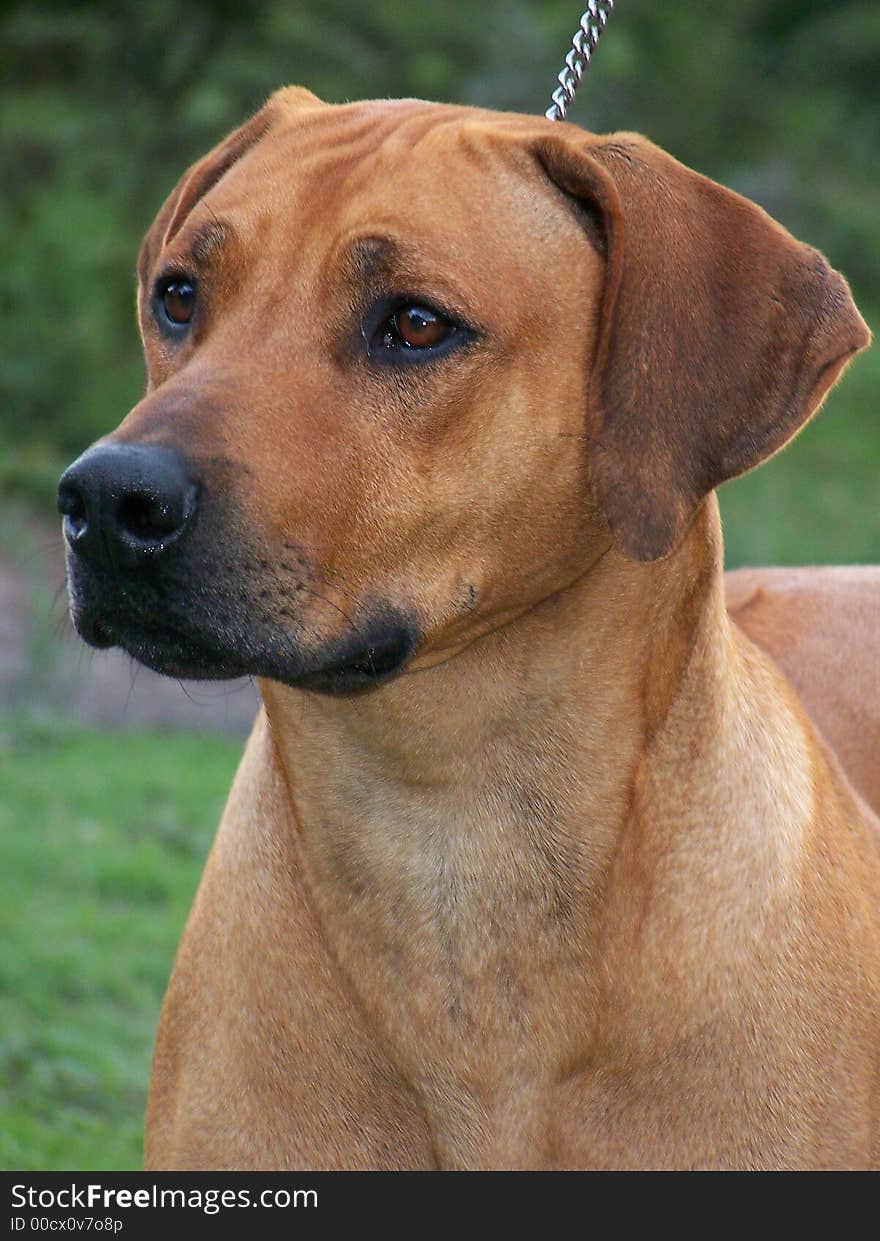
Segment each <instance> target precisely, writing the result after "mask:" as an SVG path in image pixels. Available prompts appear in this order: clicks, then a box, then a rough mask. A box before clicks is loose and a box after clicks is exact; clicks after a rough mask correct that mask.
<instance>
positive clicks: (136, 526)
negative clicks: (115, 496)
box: [116, 495, 177, 541]
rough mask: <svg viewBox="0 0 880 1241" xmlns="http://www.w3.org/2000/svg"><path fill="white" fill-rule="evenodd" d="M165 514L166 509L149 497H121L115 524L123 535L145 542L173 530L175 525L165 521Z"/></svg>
mask: <svg viewBox="0 0 880 1241" xmlns="http://www.w3.org/2000/svg"><path fill="white" fill-rule="evenodd" d="M167 512H168V510H167V507H163V506H162V505H160V504H158V503H156V501H155V500H153V499H152V498H151V497H149V496H143V495H128V496H123V498H122V500H120V502H119V507H118V509H117V510H116V522H117V525H118V526H119V529H120V530H121V531H123V533H124V534H130V535H132V536H133V537H134V538H136V539H140V540H143V541H146V540H148V539H155V538H161V537H162V535H163V534H168V533H169V531H170V530H173V529H174V527H175V525H176V524H177V523H176V522H174V523H169V522H168V521H167V519H166V515H167Z"/></svg>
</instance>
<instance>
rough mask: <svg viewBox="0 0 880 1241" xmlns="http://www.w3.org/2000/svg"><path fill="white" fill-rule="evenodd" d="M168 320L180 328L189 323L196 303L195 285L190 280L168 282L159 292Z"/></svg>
mask: <svg viewBox="0 0 880 1241" xmlns="http://www.w3.org/2000/svg"><path fill="white" fill-rule="evenodd" d="M159 296H160V299H161V302H162V307H163V309H164V311H165V315H166V317H167V318H168V320H169V321H170V322H171V323H173V324H175V325H176V326H178V327H182V326H184V325H185V324H187V323H189V321H190V319H192V316H193V309H194V307H195V302H196V290H195V285H194V284H192V283H191V282H190V281H189V280H166V281H165V283H164V284H163V285H162V286H161V288H160V290H159Z"/></svg>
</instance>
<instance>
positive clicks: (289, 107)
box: [138, 86, 326, 285]
mask: <svg viewBox="0 0 880 1241" xmlns="http://www.w3.org/2000/svg"><path fill="white" fill-rule="evenodd" d="M324 106H326V105H324V104H322V102H321V100H320V99H318V97H317V95H313V94H312V93H311V91H308V90H306V89H305V88H304V87H302V86H287V87H284V88H282V89H281V90H277V91H275V93H274V94H273V95H272V96H271V97H270V99H269V100H268V102H267V103H266V104H265V105H264V106H263V107H262V108H261V109H260V111H259V112H258V113H257V114H256V115H255V116H252V117H251V119H250V120H249V121H247V122H246V124H244V125H242V126H241V127H240V128H239V129H236V130H233V132H232V133H231V134H229V136H228V137H226V138H224V140H223V141H222V142H221V143H219V145H218V146H216V147H214V149H213V150H212V151H209V152H208V154H207V155H205V156H204V157H203V158H202V159H200V160H198V161H197V162H196V163H195V164H193V165H192V166H191V167H190V168H188V169H187V170H186V172H185V173H184V174H183V176H182V177H181V178H180V180H179V181H178V183H177V185H176V186H175V187H174V189H173V190H172V191H171V193H170V194H169V195H168V198H167V199H166V200H165V202H164V204H163V206H162V208H161V210H160V211H159V214H158V215H157V216H156V219H155V220H154V222H153V225H152V227H151V228H150V231H149V232H148V233H147V235H146V237H145V238H144V242H143V245H142V246H141V251H140V255H139V257H138V277H139V279H140V281H141V284H142V285H143V284H144V282H145V281H146V279H147V277H148V275H149V273H150V271H151V270H152V267H153V264H154V262H155V261H156V258H157V257H158V255H159V253H160V252H161V250H162V249H163V247H164V246H167V245H168V243H169V242H170V241H171V240H172V239H173V238H174V237H175V236H176V234H177V233H178V232H180V229H181V227H182V225H183V223H184V221H185V220H186V218H187V217H188V216H189V214H190V212H191V211H192V209H193V207H195V205H196V204H197V203H198V202H200V201H201V200H202V199H203V198H204V197H205V195H206V194H207V193H208V191H209V190H211V189H213V187H214V186H215V185H216V184H217V183H218V181H220V179H221V178H222V177H224V176H225V175H226V173H227V172H228V171H229V169H230V168H231V167H232V166H233V165H234V164H237V163H238V161H239V160H240V159H241V158H242V156H243V155H245V154H246V153H247V152H248V151H249V150H250V149H251V148H252V147H254V146H256V144H257V143H258V142H259V141H260V139H261V138H262V137H263V136H264V135H265V134H266V133H267V132H268V130H269V129H271V127H272V125H273V123H274V122H275V120H276V118H277V117H278V116H279V115H280V114H281V113H282V112H283V111H293V110H298V109H300V108H308V107H324Z"/></svg>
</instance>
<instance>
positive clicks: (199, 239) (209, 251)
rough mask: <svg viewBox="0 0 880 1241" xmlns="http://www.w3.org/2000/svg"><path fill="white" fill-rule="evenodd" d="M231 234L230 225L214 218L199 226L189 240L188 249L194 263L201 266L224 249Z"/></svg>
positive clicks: (204, 221)
mask: <svg viewBox="0 0 880 1241" xmlns="http://www.w3.org/2000/svg"><path fill="white" fill-rule="evenodd" d="M229 233H230V228H229V225H228V224H226V223H225V222H224V221H223V220H218V219H217V218H216V217H212V218H211V219H209V220H203V221H202V222H201V224H199V225H197V226H196V227H195V228H194V229H193V231H192V232H191V233H190V234H189V236H188V238H187V247H188V249H189V252H190V254H191V255H192V258H193V260H194V262H196V263H197V264H199V265H200V266H201V265H203V264H205V263H207V262H208V260H209V259H210V258H211V257H212V255H214V254H216V252H217V251H218V250H220V249H222V247H223V245H224V244H225V242H226V241H227V239H228V237H229Z"/></svg>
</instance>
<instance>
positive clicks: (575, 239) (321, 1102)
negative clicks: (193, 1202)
mask: <svg viewBox="0 0 880 1241" xmlns="http://www.w3.org/2000/svg"><path fill="white" fill-rule="evenodd" d="M139 275H140V315H141V324H142V332H143V339H144V345H145V349H146V355H147V362H148V370H149V385H148V389H147V392H146V395H145V396H144V398H143V399H142V400H141V401H140V403H139V404H138V405H137V406H136V407H135V408H134V410H133V411H132V412H131V413H130V414H129V415H128V417H127V418H126V419H125V420H124V421H123V423H122V424H121V426H120V427H119V429H118V430H117V431H115V432H114V433H113V434H112V435H110V436H108V437H107V438H106V439H104V440H102V441H100V442H99V444H98V445H96V446H94V447H93V448H91V449H90V450H89V451H88V452H87V453H85V454H84V455H83V456H82V457H81V458H80V459H79V460H78V461H77V462H76V463H74V465H73V466H72V467H71V468H70V470H68V472H67V473H66V474H65V476H64V478H63V479H62V482H61V486H60V507H61V509H62V512H63V513H64V514H65V529H66V539H67V544H68V557H69V575H70V593H71V600H72V611H73V616H74V619H75V622H76V625H77V628H78V630H79V632H80V633H81V634H82V636H83V637H84V638H85V639H86V641H88V642H90V643H91V644H92V645H95V646H107V645H118V646H121V647H123V648H124V649H126V650H127V651H129V652H130V653H131V654H132V655H133V656H134V657H135V658H136V659H139V660H141V661H143V662H144V663H146V664H148V665H150V666H151V667H153V668H157V669H159V670H160V671H162V672H165V673H169V674H171V675H174V676H184V677H189V676H198V677H215V678H223V677H229V676H237V675H241V674H251V675H253V676H256V677H258V678H259V683H260V689H261V694H262V699H263V704H264V705H263V709H262V710H261V711H260V713H259V716H258V718H257V721H256V724H255V727H254V731H253V734H252V736H251V739H250V741H249V743H248V746H247V750H246V753H245V755H244V758H243V760H242V764H241V767H240V769H239V772H238V775H237V777H236V779H235V783H234V785H233V788H232V792H231V795H230V798H229V802H228V805H227V809H226V812H225V814H224V816H223V820H222V823H221V825H220V829H219V834H218V836H217V839H216V841H215V844H214V846H213V849H212V851H211V854H210V857H209V859H208V863H207V867H206V870H205V874H204V877H203V880H202V883H201V886H200V888H199V892H198V895H197V897H196V901H195V905H194V908H193V910H192V913H191V915H190V918H189V922H188V924H187V927H186V931H185V934H184V937H183V941H182V944H181V947H180V951H179V954H178V957H177V962H176V965H175V968H174V973H173V976H172V979H171V983H170V986H169V990H168V994H167V997H166V1000H165V1005H164V1009H163V1012H162V1017H161V1022H160V1028H159V1034H158V1041H157V1046H156V1052H155V1059H154V1067H153V1079H152V1085H151V1090H150V1099H149V1108H148V1119H147V1140H146V1159H147V1163H148V1165H149V1166H151V1167H153V1168H219V1169H231V1168H296V1169H318V1168H350V1169H358V1168H402V1169H406V1168H472V1169H486V1168H592V1169H606V1168H663V1167H670V1168H866V1167H870V1166H876V1165H877V1164H878V1163H880V1094H878V1085H877V1084H878V1080H880V1078H878V1074H880V852H878V828H880V823H878V819H877V818H876V817H875V815H874V814H873V812H872V811H871V809H870V808H869V806H868V804H867V802H866V801H865V800H864V798H862V797H861V796H860V795H859V793H858V792H857V791H856V789H855V788H854V787H853V784H852V782H851V781H850V779H849V778H848V776H847V775H846V774H845V772H844V769H843V766H842V765H841V761H840V759H839V758H838V756H836V755H835V753H834V751H833V749H832V744H833V742H831V743H829V742H828V741H827V740H825V739H823V738H822V736H821V735H820V734H819V732H818V731H817V729H816V727H815V725H814V724H813V722H812V721H811V719H810V716H809V713H808V710H807V708H806V707H805V706H804V704H803V703H802V702H801V700H800V699H799V697H798V694H797V693H796V691H795V689H794V687H793V685H792V683H791V681H790V680H789V679H788V678H787V677H786V676H785V675H784V674H783V672H782V671H781V670H780V668H779V667H778V665H777V663H776V662H775V660H774V659H772V658H771V655H772V654H773V653H774V652H773V649H772V648H773V643H774V633H778V632H780V631H781V632H782V634H783V637H782V639H781V640H780V643H779V645H780V646H781V647H782V648H785V647H786V640H785V636H784V635H785V632H786V623H787V622H786V620H785V616H786V612H785V606H782V607H781V608H774V605H773V601H772V595H773V589H772V587H773V581H772V580H771V579H766V580H764V579H762V580H748V581H745V582H741V583H739V585H737V584H734V585H735V591H736V600H735V602H736V609H737V612H738V614H739V615H740V618H741V620H742V621H743V624H744V625H745V627H746V628H749V627H750V626H751V627H753V628H754V629H755V630H756V637H758V641H759V642H760V641H761V640H762V638H763V641H764V645H765V646H767V647H768V650H769V652H770V653H769V654H768V653H767V651H764V650H762V649H760V647H759V646H758V645H756V644H754V643H753V642H752V641H751V640H750V639H749V638H748V637H747V635H746V633H745V632H744V629H743V627H742V626H740V625H737V624H735V623H733V622H732V621H731V619H730V617H729V615H728V612H727V610H726V608H725V597H724V584H723V583H724V579H723V573H722V545H721V533H720V523H719V515H718V507H717V503H716V500H715V496H714V489H715V488H716V487H717V486H718V485H719V484H720V483H722V482H723V481H724V480H725V479H728V478H731V477H733V476H735V475H737V474H740V473H742V472H743V471H745V470H748V469H750V468H751V467H753V466H755V465H757V464H758V463H759V462H760V461H762V460H764V459H765V458H767V457H769V456H770V455H771V454H773V453H775V452H776V451H778V450H779V449H780V448H782V447H783V446H784V445H785V443H786V442H787V441H788V440H789V439H790V438H791V437H792V436H793V435H795V433H796V432H797V431H798V430H799V428H800V427H801V426H802V425H803V424H804V423H805V422H806V420H807V419H808V418H809V417H810V415H811V414H812V413H813V412H814V411H815V410H816V409H817V407H818V406H819V405H820V403H821V402H822V400H823V398H824V396H825V394H826V392H827V391H828V389H829V388H830V387H831V385H832V384H833V383H834V382H835V380H836V379H837V378H838V376H839V375H840V373H841V371H842V369H843V367H844V366H845V365H846V363H847V362H848V361H849V360H850V359H851V358H852V356H853V355H854V354H855V353H856V352H857V351H858V350H860V349H862V348H864V347H865V346H866V345H867V343H868V340H869V333H868V331H867V329H866V327H865V324H864V323H863V321H862V319H861V317H860V316H859V313H858V311H857V310H856V308H855V306H854V305H853V302H852V299H851V297H850V293H849V289H848V287H847V285H846V282H845V281H844V279H843V278H842V277H841V276H840V275H838V274H837V273H836V272H834V271H833V270H832V269H831V268H830V267H829V266H828V264H827V263H826V261H825V259H824V258H823V257H822V256H821V255H820V254H818V253H817V252H816V251H815V250H812V249H810V248H808V247H807V246H804V245H801V244H800V243H798V242H797V241H795V240H794V238H792V237H791V236H790V235H789V234H788V233H787V232H786V231H785V230H784V229H783V228H781V227H780V226H779V225H777V224H776V223H774V222H773V221H772V220H771V219H770V218H769V217H768V216H767V215H766V214H765V213H764V212H763V211H761V210H760V209H759V208H758V207H756V206H754V205H753V204H751V203H749V202H748V201H746V200H745V199H743V198H741V197H739V196H738V195H737V194H734V193H732V192H730V191H729V190H727V189H724V188H722V187H721V186H719V185H716V184H715V183H713V182H711V181H709V180H707V179H706V178H704V177H701V176H699V175H697V174H696V173H694V172H692V171H690V170H689V169H687V168H685V167H684V166H683V165H681V164H679V163H678V162H676V161H675V160H674V159H673V158H671V157H670V156H669V155H667V154H665V153H664V152H663V151H661V150H659V149H658V148H657V147H655V146H653V145H652V144H651V143H650V142H648V141H646V140H645V139H643V138H641V137H638V136H636V135H633V134H616V135H612V136H609V137H597V136H595V135H591V134H588V133H585V132H584V131H582V130H580V129H578V128H577V127H575V126H572V125H568V124H551V123H550V122H549V121H545V120H543V119H541V120H538V119H534V118H531V117H524V116H515V115H501V114H496V113H492V112H489V111H482V110H475V109H469V108H460V107H451V106H441V105H435V104H428V103H422V102H419V101H414V100H406V101H381V102H372V103H356V104H348V105H345V106H340V107H333V106H328V105H325V104H323V103H321V102H320V101H319V100H317V99H316V98H315V97H314V96H312V95H310V94H309V93H308V92H306V91H303V90H299V89H289V90H284V91H281V92H279V93H277V94H276V95H274V96H273V97H272V99H271V100H270V101H269V103H268V104H267V105H266V107H265V108H264V109H263V110H262V111H261V112H260V113H258V115H257V116H256V117H255V118H254V119H252V120H251V121H250V122H249V123H248V124H246V125H245V126H244V127H243V128H241V129H239V130H238V131H236V132H235V133H234V134H232V136H231V137H229V138H228V139H227V140H226V141H225V142H223V143H222V144H221V145H220V146H219V147H217V148H216V149H215V150H214V151H213V152H211V153H210V154H209V155H208V156H207V157H206V158H205V159H203V160H201V161H200V162H199V163H197V164H196V165H195V166H194V167H193V168H191V169H190V170H189V171H188V172H187V173H186V175H185V176H184V177H183V178H182V180H181V181H180V183H179V184H178V186H177V187H176V189H175V190H174V191H173V193H172V194H171V196H170V198H169V199H168V200H167V202H166V203H165V205H164V206H163V208H162V209H161V211H160V213H159V216H158V218H157V220H156V222H155V224H154V225H153V227H152V228H151V230H150V232H149V234H148V236H147V238H146V241H145V243H144V246H143V250H142V253H141V257H140V264H139ZM863 585H864V583H863ZM791 589H792V590H793V589H794V588H793V587H792V588H791ZM823 589H825V587H824V586H821V584H820V588H819V589H818V592H817V597H819V596H822V591H823ZM873 589H874V595H873V598H874V600H875V602H876V600H877V598H878V597H880V596H878V594H877V579H876V578H875V579H873ZM828 590H830V596H829V597H830V599H831V603H830V604H829V607H831V609H832V610H833V607H834V602H833V601H834V598H836V597H837V596H838V594H839V592H837V591H836V587H834V586H832V587H830V588H828V589H827V590H825V593H826V594H828ZM790 595H791V590H789V589H788V588H787V587H786V588H785V589H783V591H782V595H781V596H780V597H781V598H783V599H787V598H789V597H790ZM823 597H824V596H823ZM768 600H769V602H768ZM861 606H862V605H861V604H859V605H858V607H861ZM864 606H865V608H867V607H868V606H869V605H868V604H865V605H864ZM858 607H857V609H856V610H858ZM865 615H867V612H865ZM768 616H769V617H771V619H770V620H769V621H768V619H767V618H768ZM773 617H776V621H774V620H773V619H772V618H773ZM780 617H781V618H782V619H781V620H780V619H779V618H780ZM871 623H872V625H874V626H876V612H874V615H873V620H872V622H871ZM780 627H781V629H780ZM789 645H794V646H796V645H797V644H796V643H794V644H789ZM810 658H811V656H810V655H809V654H807V655H804V656H803V657H802V661H801V671H803V670H804V668H803V663H804V662H806V663H809V660H810ZM797 664H798V658H797V657H795V659H794V665H797ZM807 679H808V680H809V677H808V678H807ZM810 683H811V684H813V686H814V689H815V685H816V684H817V682H815V680H814V681H812V682H810ZM875 683H876V682H875ZM818 684H819V686H820V688H819V690H818V692H817V693H818V700H819V715H821V708H822V702H823V694H822V690H821V684H822V682H821V678H820V681H819V682H818ZM814 709H815V706H814ZM868 710H869V712H873V714H868V715H866V716H865V717H864V718H865V719H869V721H870V722H871V723H872V726H873V727H874V729H875V733H874V738H873V745H874V747H875V748H873V750H872V751H871V753H873V755H874V756H875V757H876V741H877V731H876V725H877V710H876V707H871V708H869V709H868ZM833 714H834V713H833V712H830V714H829V718H830V716H831V715H833ZM831 723H832V727H831V728H830V730H829V732H830V733H831V734H832V735H833V734H834V732H835V727H837V728H838V731H839V728H840V726H839V721H838V723H837V724H836V725H835V723H834V720H832V721H831ZM843 735H844V737H846V736H847V735H850V734H848V732H847V727H846V726H844V727H843ZM861 740H862V743H863V744H864V745H865V746H867V745H868V744H869V742H868V740H867V739H866V738H862V739H861ZM848 761H851V762H852V764H853V766H854V768H859V770H862V768H861V767H860V766H859V765H860V764H863V767H864V773H867V774H865V779H866V780H867V781H868V782H869V783H870V788H867V787H866V793H867V794H868V795H870V794H871V791H872V790H873V793H874V794H875V795H876V793H877V783H876V777H875V776H871V774H870V772H871V771H872V770H873V768H872V767H871V764H870V761H863V758H862V757H861V751H859V749H858V746H856V747H855V752H854V753H853V754H852V755H851V756H850V758H849V759H847V758H846V757H844V758H843V763H844V764H846V763H847V762H848ZM864 773H863V774H864Z"/></svg>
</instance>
